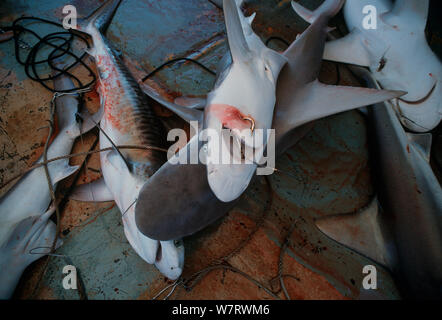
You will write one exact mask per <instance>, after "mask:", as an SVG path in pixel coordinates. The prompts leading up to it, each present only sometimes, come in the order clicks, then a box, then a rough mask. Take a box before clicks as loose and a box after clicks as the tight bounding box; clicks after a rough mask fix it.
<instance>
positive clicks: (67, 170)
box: [49, 164, 80, 184]
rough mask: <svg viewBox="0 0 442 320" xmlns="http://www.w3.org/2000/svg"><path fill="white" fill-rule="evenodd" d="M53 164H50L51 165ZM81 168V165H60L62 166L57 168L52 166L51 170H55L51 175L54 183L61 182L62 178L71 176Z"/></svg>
mask: <svg viewBox="0 0 442 320" xmlns="http://www.w3.org/2000/svg"><path fill="white" fill-rule="evenodd" d="M50 165H51V164H49V166H50ZM79 168H80V166H69V165H66V166H60V168H56V169H55V170H54V169H52V168H51V172H54V174H53V175H51V178H52V183H53V184H55V183H57V182H60V181H61V180H63V179H65V178H67V177H69V176H70V175H71V174H73V173H74V172H75V171H77V170H78V169H79Z"/></svg>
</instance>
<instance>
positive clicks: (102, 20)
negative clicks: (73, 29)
mask: <svg viewBox="0 0 442 320" xmlns="http://www.w3.org/2000/svg"><path fill="white" fill-rule="evenodd" d="M120 2H121V0H108V1H107V2H105V3H104V4H102V5H101V6H100V7H99V8H98V9H96V10H95V11H94V12H92V13H91V14H90V15H88V16H87V17H86V18H83V19H78V20H77V21H78V23H77V30H78V31H81V32H84V33H87V34H91V33H92V32H93V31H94V30H98V31H99V32H100V33H104V32H105V31H106V29H107V27H108V26H109V24H110V22H111V21H112V18H113V16H114V14H115V12H116V11H117V8H118V6H119V5H120Z"/></svg>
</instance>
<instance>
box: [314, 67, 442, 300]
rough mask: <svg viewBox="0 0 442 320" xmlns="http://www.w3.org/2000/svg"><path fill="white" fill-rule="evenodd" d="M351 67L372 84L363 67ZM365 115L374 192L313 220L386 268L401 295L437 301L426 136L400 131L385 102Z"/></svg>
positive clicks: (441, 287) (435, 226) (436, 200)
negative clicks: (349, 209)
mask: <svg viewBox="0 0 442 320" xmlns="http://www.w3.org/2000/svg"><path fill="white" fill-rule="evenodd" d="M355 70H359V71H357V72H358V73H359V74H360V75H361V76H362V77H363V78H364V79H366V81H367V82H368V83H369V84H370V85H371V86H375V85H376V84H375V81H374V80H373V79H372V78H371V75H370V74H369V73H368V71H366V70H364V69H360V68H355ZM368 114H369V120H370V124H371V125H370V127H371V131H372V134H371V135H370V136H371V137H373V138H372V140H371V142H370V144H372V147H374V148H375V149H374V150H376V152H372V153H371V154H372V159H371V160H372V163H373V167H374V168H375V173H376V175H375V177H376V178H375V182H376V187H377V188H376V189H377V193H378V195H377V197H376V198H375V199H374V200H373V201H372V202H371V203H370V204H369V205H368V206H367V207H366V208H365V209H363V210H360V211H359V212H356V213H353V214H345V215H337V216H332V217H327V218H323V219H320V220H318V221H317V222H316V224H317V226H318V227H319V229H320V230H321V231H322V232H324V233H325V234H326V235H327V236H329V237H330V238H332V239H334V240H335V241H337V242H339V243H341V244H344V245H346V246H348V247H350V248H352V249H354V250H356V251H358V252H359V253H362V254H364V255H365V256H367V257H369V258H371V259H373V260H375V261H377V262H378V263H380V264H382V265H384V266H386V267H387V268H389V269H390V270H391V271H392V272H393V275H394V277H395V279H396V280H397V284H398V286H399V289H400V290H401V292H402V294H403V295H404V297H406V298H413V299H416V298H417V299H440V298H441V297H442V271H441V270H442V269H441V268H440V266H441V264H442V189H441V186H440V184H439V182H438V180H437V178H436V177H435V175H434V173H433V171H432V169H431V166H430V163H429V157H430V150H431V134H429V133H426V134H413V133H407V132H405V130H404V129H403V127H402V125H401V123H400V122H399V120H398V118H397V117H396V116H395V113H394V111H393V108H392V106H391V105H388V104H386V103H381V104H377V105H375V106H374V107H373V108H369V110H368ZM354 230H358V232H357V233H355V232H354Z"/></svg>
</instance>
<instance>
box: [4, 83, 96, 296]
mask: <svg viewBox="0 0 442 320" xmlns="http://www.w3.org/2000/svg"><path fill="white" fill-rule="evenodd" d="M54 89H55V90H58V91H61V90H70V89H75V86H74V83H73V82H72V80H71V79H70V78H69V77H68V76H66V75H60V76H58V77H57V78H55V79H54ZM55 110H56V113H57V120H58V128H59V132H58V134H57V136H56V137H55V139H54V141H53V142H52V143H51V144H50V145H49V147H48V150H47V158H48V159H51V158H56V157H60V156H65V155H68V154H70V153H71V150H72V146H73V145H74V141H75V139H76V138H77V137H78V136H80V134H81V133H85V132H87V131H88V130H89V129H91V127H90V126H89V125H90V123H91V119H90V118H87V116H86V115H85V116H84V118H85V119H86V121H84V122H83V124H79V123H78V122H77V121H76V116H77V113H78V96H77V95H74V94H69V95H63V96H59V97H57V98H56V99H55ZM42 161H43V156H42V157H40V159H39V160H38V161H37V163H40V162H42ZM78 168H79V167H78V166H70V165H69V160H68V159H62V160H57V161H54V162H51V163H49V164H48V171H49V176H50V177H51V182H52V186H53V188H54V190H55V188H56V187H57V184H58V182H60V181H61V180H63V179H64V178H66V177H68V176H70V175H71V174H73V173H74V172H75V171H77V169H78ZM50 202H51V195H50V192H49V188H48V181H47V179H46V174H45V170H44V168H43V167H40V168H37V169H34V170H32V171H31V172H29V173H27V174H26V175H25V176H23V178H21V179H20V180H19V181H18V182H17V183H16V184H15V185H14V186H13V187H12V188H11V189H10V190H9V191H8V192H7V193H6V194H5V195H4V196H3V197H2V198H1V199H0V265H1V270H2V272H1V273H0V283H1V286H0V288H1V289H0V298H2V297H4V298H8V297H9V296H10V295H11V294H12V293H13V291H14V288H15V286H16V285H17V283H18V280H19V279H20V276H21V274H22V273H23V271H24V270H25V268H26V267H27V266H28V265H30V264H31V263H32V262H34V261H35V260H37V259H39V258H40V257H42V256H44V254H39V253H30V250H32V249H34V248H40V249H39V250H38V252H42V251H43V252H44V251H46V252H47V251H48V249H49V248H50V247H51V246H52V242H53V241H54V238H55V233H56V227H55V224H54V223H53V222H52V221H51V220H49V217H50V216H51V215H52V213H53V212H54V208H53V207H52V208H50V209H49V210H48V207H49V204H50ZM46 210H48V211H46ZM45 211H46V213H45ZM59 245H61V242H60V241H58V240H57V246H59Z"/></svg>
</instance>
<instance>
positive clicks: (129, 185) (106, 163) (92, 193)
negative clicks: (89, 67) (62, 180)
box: [71, 0, 184, 280]
mask: <svg viewBox="0 0 442 320" xmlns="http://www.w3.org/2000/svg"><path fill="white" fill-rule="evenodd" d="M119 4H120V1H118V0H109V1H107V2H105V3H104V4H103V5H102V6H101V7H99V8H98V9H97V10H96V11H94V12H93V13H92V14H91V15H89V16H88V17H87V18H85V19H82V20H80V22H79V23H78V31H81V32H83V33H86V34H89V35H90V37H91V38H92V42H93V48H92V49H91V50H90V51H89V53H90V55H91V56H93V58H94V59H95V63H96V65H97V69H98V74H99V94H100V98H101V104H102V109H103V117H102V118H101V121H100V127H101V130H100V147H101V148H107V147H115V146H121V145H135V146H146V145H148V146H156V147H161V146H162V143H163V139H164V135H163V128H162V127H161V123H160V122H159V119H158V118H157V117H156V116H155V114H154V112H153V110H152V108H151V106H150V105H149V104H148V103H147V100H146V99H145V96H144V94H143V92H142V91H141V90H140V88H139V86H138V84H137V83H136V81H135V80H133V78H132V77H131V75H130V74H129V72H128V71H127V69H126V66H125V65H124V64H123V63H122V61H121V59H120V57H119V55H117V54H116V53H115V51H114V50H113V49H112V48H111V47H110V45H109V43H108V41H107V39H106V38H105V37H104V35H103V32H104V31H105V29H106V27H107V25H108V24H109V23H110V21H111V19H112V17H113V15H114V13H115V11H116V10H117V8H118V6H119ZM100 160H101V170H102V173H103V178H102V179H99V180H97V181H94V182H93V183H91V184H86V185H83V186H81V187H79V188H78V189H77V190H76V191H75V192H74V194H72V196H71V198H72V199H76V200H80V201H111V200H114V201H115V202H116V204H117V206H118V208H119V209H120V211H121V213H122V220H123V226H124V233H125V236H126V238H127V240H128V241H129V243H130V245H131V246H132V247H133V248H134V250H135V251H136V253H137V254H138V255H139V256H140V257H141V258H142V259H143V260H145V261H146V262H148V263H150V264H155V266H156V267H157V268H158V269H159V270H160V272H161V273H162V274H164V275H165V276H166V277H168V278H169V279H173V280H174V279H177V278H178V277H179V276H180V275H181V272H182V267H183V264H184V246H183V245H182V243H181V242H179V241H158V240H154V239H150V238H148V237H146V236H145V235H144V234H143V233H141V232H140V231H139V230H138V228H137V226H136V224H135V203H136V202H137V200H139V191H140V190H141V187H142V186H143V185H144V184H145V183H146V181H148V180H149V177H150V176H151V175H152V174H153V173H154V172H155V171H156V170H157V169H158V168H159V167H160V166H161V165H162V164H163V163H164V161H165V160H166V156H165V153H164V152H161V151H156V150H139V149H129V150H128V149H125V150H118V149H117V148H114V149H113V150H112V151H108V152H102V153H101V154H100Z"/></svg>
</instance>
